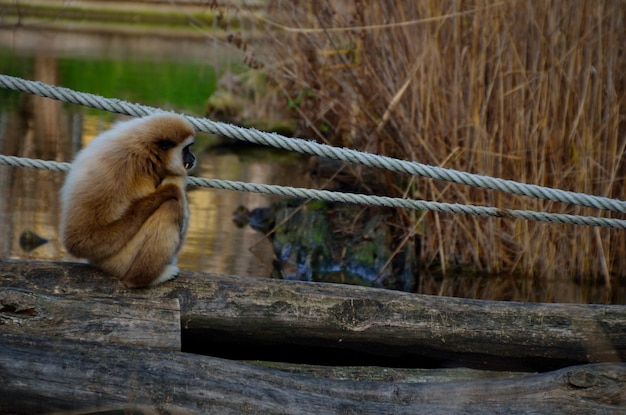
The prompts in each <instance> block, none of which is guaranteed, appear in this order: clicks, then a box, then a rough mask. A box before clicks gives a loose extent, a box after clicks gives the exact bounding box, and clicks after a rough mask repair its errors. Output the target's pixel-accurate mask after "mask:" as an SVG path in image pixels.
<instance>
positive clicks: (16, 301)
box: [0, 287, 181, 351]
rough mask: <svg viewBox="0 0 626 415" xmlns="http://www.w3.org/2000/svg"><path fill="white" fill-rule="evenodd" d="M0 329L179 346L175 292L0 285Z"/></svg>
mask: <svg viewBox="0 0 626 415" xmlns="http://www.w3.org/2000/svg"><path fill="white" fill-rule="evenodd" d="M0 333H2V334H3V335H5V334H9V333H10V334H16V335H38V336H50V337H59V338H64V339H75V340H86V341H95V342H101V343H111V344H124V345H128V346H134V347H143V348H146V347H148V348H157V349H165V350H172V351H180V348H181V333H180V307H179V304H178V299H176V298H164V299H154V298H113V297H89V296H77V295H50V294H40V293H36V292H32V291H28V290H23V289H16V288H1V287H0Z"/></svg>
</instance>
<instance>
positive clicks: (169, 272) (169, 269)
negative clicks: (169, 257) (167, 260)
mask: <svg viewBox="0 0 626 415" xmlns="http://www.w3.org/2000/svg"><path fill="white" fill-rule="evenodd" d="M179 272H180V270H179V269H178V267H177V266H176V265H172V264H170V265H167V266H166V267H165V269H164V270H163V272H162V273H161V275H159V276H158V277H157V278H156V279H154V280H152V282H151V283H150V284H149V286H150V287H156V286H157V285H159V284H161V283H163V282H165V281H169V280H173V279H174V278H176V276H177V275H178V273H179Z"/></svg>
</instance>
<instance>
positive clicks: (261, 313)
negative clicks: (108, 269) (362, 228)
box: [0, 260, 626, 371]
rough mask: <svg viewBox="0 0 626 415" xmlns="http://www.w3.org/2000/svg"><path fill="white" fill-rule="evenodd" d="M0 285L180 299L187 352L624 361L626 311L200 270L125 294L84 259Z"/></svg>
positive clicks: (431, 362) (512, 365)
mask: <svg viewBox="0 0 626 415" xmlns="http://www.w3.org/2000/svg"><path fill="white" fill-rule="evenodd" d="M0 285H2V286H15V287H23V288H27V289H31V290H35V291H42V292H65V293H82V294H83V295H113V296H144V297H148V298H178V299H179V300H180V306H181V324H182V332H183V350H186V351H193V352H200V353H206V354H211V355H217V356H225V357H231V358H237V359H261V360H289V361H299V362H308V363H320V362H322V363H324V364H335V365H349V364H358V365H362V364H377V365H382V366H390V365H391V366H404V367H441V366H466V367H474V368H482V369H485V368H486V369H498V370H522V371H547V370H551V369H555V368H558V367H566V366H571V365H574V364H580V363H587V362H618V361H621V360H625V359H626V307H623V306H608V305H581V304H538V303H516V302H497V301H479V300H467V299H461V298H449V297H435V296H426V295H416V294H410V293H403V292H396V291H388V290H381V289H371V288H363V287H355V286H347V285H334V284H319V283H304V282H292V281H282V280H271V279H264V278H246V277H234V276H223V275H214V274H200V273H191V272H183V273H182V275H181V276H180V277H178V278H177V279H176V280H174V281H172V282H168V283H166V284H163V285H161V286H159V287H156V288H154V289H150V290H128V289H125V288H123V287H122V286H121V285H120V284H119V283H118V282H116V281H115V280H113V279H111V278H110V277H108V276H106V275H103V274H102V273H101V272H99V271H97V270H94V269H93V268H91V267H89V266H86V265H80V264H69V263H45V262H43V263H34V262H24V261H7V260H5V261H0ZM319 357H321V359H322V360H321V361H320V360H317V359H316V358H319Z"/></svg>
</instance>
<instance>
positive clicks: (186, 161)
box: [183, 143, 196, 170]
mask: <svg viewBox="0 0 626 415" xmlns="http://www.w3.org/2000/svg"><path fill="white" fill-rule="evenodd" d="M192 145H193V143H191V144H189V145H188V146H187V147H184V148H183V166H185V168H186V169H187V170H190V169H191V168H193V166H194V165H195V164H196V157H195V156H194V155H193V153H192V152H191V146H192Z"/></svg>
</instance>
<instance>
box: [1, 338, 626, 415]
mask: <svg viewBox="0 0 626 415" xmlns="http://www.w3.org/2000/svg"><path fill="white" fill-rule="evenodd" d="M0 350H2V353H0V413H42V412H45V413H50V412H57V413H70V411H75V412H74V413H81V412H82V413H85V412H96V411H98V412H105V411H111V412H107V413H117V412H113V411H125V412H124V413H128V412H129V411H132V412H133V413H146V414H148V413H172V414H179V413H181V414H182V413H185V414H206V413H220V414H230V413H233V414H235V413H236V414H241V413H255V414H305V413H306V414H310V413H341V414H357V413H358V414H385V413H394V414H415V413H429V414H450V413H455V414H487V413H489V414H493V413H503V414H527V413H552V414H571V413H603V414H618V413H624V411H625V410H626V389H625V387H624V385H625V384H626V364H623V363H613V364H594V365H583V366H577V367H571V368H566V369H561V370H558V371H554V372H548V373H543V374H537V375H528V376H522V377H517V378H513V379H491V380H476V381H470V382H445V383H431V384H416V383H397V382H353V381H337V380H328V379H322V378H316V377H310V376H301V375H294V374H290V373H285V372H281V371H276V370H272V369H263V368H258V367H254V366H251V365H246V364H242V363H237V362H232V361H228V360H222V359H217V358H212V357H206V356H198V355H191V354H187V353H174V352H166V351H158V350H145V349H139V348H130V347H123V346H112V345H101V344H95V343H85V342H78V341H71V340H64V339H41V338H28V337H26V336H13V335H5V336H0ZM120 413H121V412H120Z"/></svg>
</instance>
